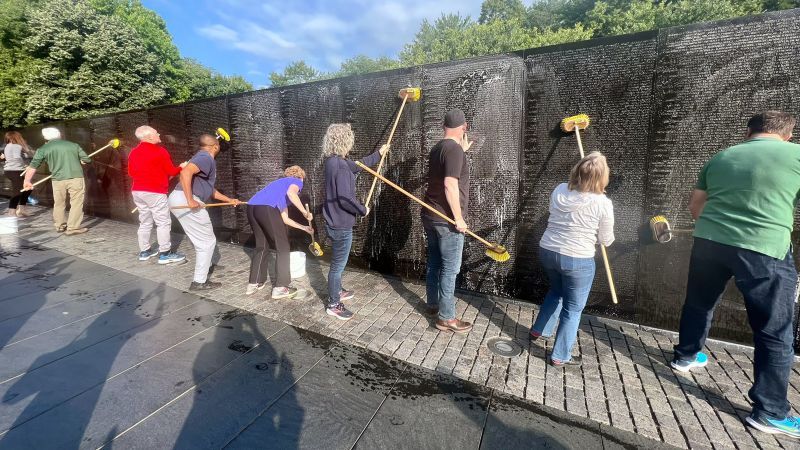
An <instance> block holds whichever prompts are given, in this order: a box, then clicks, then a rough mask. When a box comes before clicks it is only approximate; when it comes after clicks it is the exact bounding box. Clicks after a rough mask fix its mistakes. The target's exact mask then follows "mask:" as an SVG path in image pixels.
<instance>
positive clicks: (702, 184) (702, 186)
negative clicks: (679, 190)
mask: <svg viewBox="0 0 800 450" xmlns="http://www.w3.org/2000/svg"><path fill="white" fill-rule="evenodd" d="M709 164H711V161H709V162H707V163H706V165H704V166H703V168H702V169H700V175H698V176H697V184H695V185H694V187H695V189H699V190H701V191H707V190H708V184H707V182H706V173H707V172H708V166H709Z"/></svg>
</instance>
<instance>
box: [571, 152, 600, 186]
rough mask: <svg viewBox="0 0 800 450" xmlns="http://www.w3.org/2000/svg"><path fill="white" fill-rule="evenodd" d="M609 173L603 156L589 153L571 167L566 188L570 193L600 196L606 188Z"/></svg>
mask: <svg viewBox="0 0 800 450" xmlns="http://www.w3.org/2000/svg"><path fill="white" fill-rule="evenodd" d="M609 172H610V171H609V169H608V163H607V162H606V157H605V156H603V155H602V154H601V153H600V152H592V153H589V154H588V155H586V156H585V157H584V158H583V159H581V160H580V161H578V164H575V166H573V167H572V170H571V171H570V172H569V183H568V184H567V187H569V189H570V190H571V191H578V192H592V193H595V194H602V193H603V192H605V190H606V186H608V176H609Z"/></svg>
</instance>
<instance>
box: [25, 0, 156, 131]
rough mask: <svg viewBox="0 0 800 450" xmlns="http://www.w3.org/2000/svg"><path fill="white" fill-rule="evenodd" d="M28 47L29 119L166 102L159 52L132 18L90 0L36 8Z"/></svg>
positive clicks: (55, 0)
mask: <svg viewBox="0 0 800 450" xmlns="http://www.w3.org/2000/svg"><path fill="white" fill-rule="evenodd" d="M29 26H30V35H29V36H28V37H27V38H26V39H25V41H24V47H25V48H26V50H27V51H28V53H29V54H30V55H31V56H32V57H33V58H34V59H35V61H34V64H33V66H34V71H33V73H32V74H31V75H30V76H29V77H28V79H27V80H26V83H25V94H26V106H27V111H28V120H29V121H30V122H39V121H42V120H47V119H70V118H76V117H84V116H86V115H88V114H89V113H94V114H97V113H103V112H110V111H119V110H126V109H135V108H142V107H146V106H150V105H153V104H157V103H161V102H164V101H165V100H166V99H167V92H166V87H167V84H168V82H169V80H168V79H167V77H166V76H165V74H164V71H163V70H162V66H161V65H160V64H159V60H158V56H157V55H155V54H153V53H151V52H148V51H147V48H146V46H145V45H144V43H143V42H142V40H141V39H140V38H139V36H138V35H137V34H136V32H135V31H134V30H132V29H131V27H129V26H128V25H127V24H125V23H124V22H123V21H122V20H120V19H119V18H117V17H115V16H111V17H109V16H104V15H102V14H100V13H99V12H98V11H97V10H96V9H94V8H93V7H92V5H91V4H90V3H89V2H88V1H86V0H50V1H47V2H46V3H44V4H43V5H42V8H40V9H37V10H35V11H33V12H32V13H31V14H30V19H29Z"/></svg>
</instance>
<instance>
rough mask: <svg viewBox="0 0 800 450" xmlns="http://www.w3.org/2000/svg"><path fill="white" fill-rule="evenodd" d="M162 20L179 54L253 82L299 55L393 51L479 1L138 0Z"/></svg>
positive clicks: (474, 13)
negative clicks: (425, 25)
mask: <svg viewBox="0 0 800 450" xmlns="http://www.w3.org/2000/svg"><path fill="white" fill-rule="evenodd" d="M142 3H143V4H144V5H145V6H146V7H148V8H150V9H152V10H154V11H156V12H157V13H158V14H159V15H161V17H163V18H164V20H165V21H166V22H167V28H168V29H169V31H170V33H172V37H173V39H174V41H175V44H176V45H177V46H178V49H179V50H180V52H181V55H183V56H185V57H189V58H194V59H196V60H198V61H200V62H201V63H203V64H205V65H206V66H209V67H212V68H213V69H215V70H217V71H218V72H220V73H223V74H226V75H242V76H244V77H245V78H247V79H248V80H249V81H250V82H251V83H253V85H254V86H255V87H264V86H266V85H268V84H269V79H268V76H269V73H270V72H272V71H281V70H283V68H284V67H286V65H287V64H288V63H290V62H292V61H296V60H299V59H302V60H305V61H306V62H307V63H309V64H310V65H312V66H313V67H315V68H317V69H320V70H324V71H330V70H335V69H338V68H339V65H340V63H341V62H342V61H344V60H346V59H348V58H350V57H352V56H355V55H358V54H365V55H368V56H371V57H378V56H383V55H385V56H390V57H396V56H397V54H398V52H399V51H400V50H401V49H402V48H403V45H405V44H406V43H408V42H410V41H411V40H412V39H413V37H414V35H415V34H416V32H417V31H418V30H419V26H420V24H421V23H422V20H423V19H429V20H435V19H436V18H437V17H439V16H440V15H441V14H442V13H456V12H458V13H461V14H462V15H469V16H471V17H472V18H473V19H477V17H478V15H480V9H481V3H482V1H481V0H438V1H437V0H403V1H395V0H388V1H380V0H377V1H370V0H327V1H326V0H296V1H293V0H284V1H277V0H142Z"/></svg>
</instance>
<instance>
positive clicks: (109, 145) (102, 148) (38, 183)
mask: <svg viewBox="0 0 800 450" xmlns="http://www.w3.org/2000/svg"><path fill="white" fill-rule="evenodd" d="M108 147H111V142H109V143H108V144H106V145H104V146H102V147H100V148H99V149H97V150H96V151H94V152H92V153H90V154H89V155H87V156H88V157H89V158H91V157H92V156H94V155H96V154H98V153H100V152H102V151H103V150H105V149H107V148H108ZM29 169H30V170H35V169H33V168H32V167H30V166H28V167H26V168H25V170H23V171H22V174H21V175H20V176H24V175H25V172H27V171H28V170H29ZM50 178H53V176H52V175H48V176H46V177H44V178H42V179H41V180H39V181H37V182H36V183H33V187H36V186H38V185H40V184H42V183H44V182H45V181H47V180H49V179H50ZM30 190H33V189H30ZM25 191H26V189H25V188H23V189H20V192H25Z"/></svg>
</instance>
